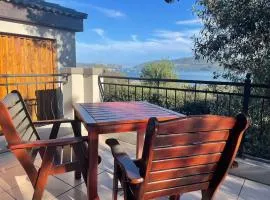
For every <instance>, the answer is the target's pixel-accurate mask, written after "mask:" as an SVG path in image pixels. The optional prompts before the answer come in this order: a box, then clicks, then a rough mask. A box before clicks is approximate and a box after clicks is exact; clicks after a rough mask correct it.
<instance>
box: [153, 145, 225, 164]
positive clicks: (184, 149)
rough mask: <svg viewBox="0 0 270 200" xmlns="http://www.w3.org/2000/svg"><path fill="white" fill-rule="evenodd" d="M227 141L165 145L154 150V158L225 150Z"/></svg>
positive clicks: (159, 158) (160, 158)
mask: <svg viewBox="0 0 270 200" xmlns="http://www.w3.org/2000/svg"><path fill="white" fill-rule="evenodd" d="M225 145H226V142H215V143H206V144H199V145H195V144H194V145H189V146H175V147H164V148H158V149H154V150H153V154H154V155H153V160H162V159H166V158H177V157H185V156H193V155H202V154H213V153H220V152H223V150H224V147H225Z"/></svg>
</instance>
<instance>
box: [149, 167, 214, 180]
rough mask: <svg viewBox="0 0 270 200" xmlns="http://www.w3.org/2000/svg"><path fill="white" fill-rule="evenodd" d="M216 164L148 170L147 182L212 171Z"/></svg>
mask: <svg viewBox="0 0 270 200" xmlns="http://www.w3.org/2000/svg"><path fill="white" fill-rule="evenodd" d="M216 168H217V164H208V165H199V166H193V167H184V168H177V169H170V170H163V171H155V172H150V174H149V182H155V181H161V180H168V179H173V178H180V177H185V176H191V175H199V174H207V173H212V172H214V171H215V170H216Z"/></svg>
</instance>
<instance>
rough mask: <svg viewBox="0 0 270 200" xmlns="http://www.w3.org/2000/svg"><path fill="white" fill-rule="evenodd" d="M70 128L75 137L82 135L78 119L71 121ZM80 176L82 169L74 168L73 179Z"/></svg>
mask: <svg viewBox="0 0 270 200" xmlns="http://www.w3.org/2000/svg"><path fill="white" fill-rule="evenodd" d="M71 126H72V130H73V133H74V136H75V137H81V136H82V132H81V131H82V130H81V123H80V121H74V122H71ZM81 178H82V171H81V170H80V169H77V170H75V179H76V180H78V179H81Z"/></svg>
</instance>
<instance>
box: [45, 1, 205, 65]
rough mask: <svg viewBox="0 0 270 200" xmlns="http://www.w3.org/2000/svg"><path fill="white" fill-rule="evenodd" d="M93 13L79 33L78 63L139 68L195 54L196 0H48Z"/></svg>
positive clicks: (199, 24)
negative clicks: (159, 61)
mask: <svg viewBox="0 0 270 200" xmlns="http://www.w3.org/2000/svg"><path fill="white" fill-rule="evenodd" d="M47 1H49V2H53V3H58V4H60V5H62V6H66V7H69V8H73V9H75V10H77V11H80V12H85V13H87V14H88V19H86V20H85V21H84V31H83V32H80V33H77V34H76V56H77V62H81V63H103V64H121V65H124V66H134V65H137V64H141V63H144V62H147V61H152V60H159V59H176V58H181V57H191V56H193V52H192V48H193V40H192V36H194V34H198V33H199V31H200V28H201V26H202V25H201V23H200V21H199V20H198V18H196V16H195V15H194V14H193V12H192V6H193V4H194V3H195V0H180V1H179V2H177V1H176V2H175V3H173V4H167V3H165V1H164V0H147V1H146V0H128V1H127V0H47Z"/></svg>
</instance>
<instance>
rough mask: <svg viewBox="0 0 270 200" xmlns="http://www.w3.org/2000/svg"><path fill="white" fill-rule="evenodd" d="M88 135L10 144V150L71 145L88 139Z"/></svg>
mask: <svg viewBox="0 0 270 200" xmlns="http://www.w3.org/2000/svg"><path fill="white" fill-rule="evenodd" d="M87 140H88V137H87V136H84V137H75V138H74V137H73V138H59V139H51V140H37V141H33V142H27V143H22V144H15V145H9V146H8V147H9V149H10V150H16V149H26V148H34V147H56V146H65V145H71V144H75V143H80V142H84V141H87Z"/></svg>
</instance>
